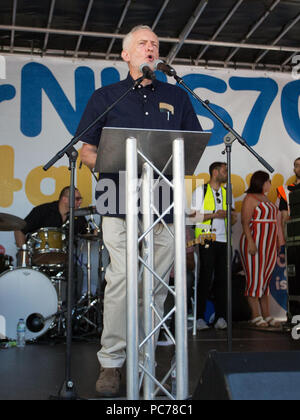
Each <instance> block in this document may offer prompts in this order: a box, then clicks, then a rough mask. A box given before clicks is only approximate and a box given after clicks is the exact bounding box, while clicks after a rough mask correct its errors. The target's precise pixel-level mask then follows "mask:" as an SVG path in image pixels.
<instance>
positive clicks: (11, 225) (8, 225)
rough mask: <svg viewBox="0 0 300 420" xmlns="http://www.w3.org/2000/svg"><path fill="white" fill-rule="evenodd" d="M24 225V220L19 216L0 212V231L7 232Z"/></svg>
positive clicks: (22, 227)
mask: <svg viewBox="0 0 300 420" xmlns="http://www.w3.org/2000/svg"><path fill="white" fill-rule="evenodd" d="M25 227H26V222H25V220H23V219H20V217H17V216H14V215H12V214H7V213H0V231H6V232H9V231H11V230H22V229H24V228H25Z"/></svg>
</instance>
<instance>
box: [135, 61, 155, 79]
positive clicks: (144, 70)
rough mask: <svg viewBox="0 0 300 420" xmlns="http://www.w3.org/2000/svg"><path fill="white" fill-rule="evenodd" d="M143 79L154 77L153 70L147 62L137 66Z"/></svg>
mask: <svg viewBox="0 0 300 420" xmlns="http://www.w3.org/2000/svg"><path fill="white" fill-rule="evenodd" d="M139 69H140V71H141V72H142V73H143V76H144V78H145V79H148V80H154V79H155V78H156V76H155V74H154V72H153V71H152V70H151V69H150V67H149V65H148V63H143V64H141V65H140V67H139Z"/></svg>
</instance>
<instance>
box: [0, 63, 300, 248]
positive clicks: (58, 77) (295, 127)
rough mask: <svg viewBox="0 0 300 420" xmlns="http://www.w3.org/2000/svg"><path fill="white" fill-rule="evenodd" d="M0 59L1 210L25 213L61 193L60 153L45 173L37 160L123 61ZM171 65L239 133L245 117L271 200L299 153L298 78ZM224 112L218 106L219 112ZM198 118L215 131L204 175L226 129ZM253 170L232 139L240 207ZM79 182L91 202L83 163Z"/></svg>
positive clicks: (0, 235) (3, 241)
mask: <svg viewBox="0 0 300 420" xmlns="http://www.w3.org/2000/svg"><path fill="white" fill-rule="evenodd" d="M1 57H4V61H5V63H4V64H3V58H1V62H2V65H5V66H6V72H5V73H4V72H2V77H3V76H4V77H6V78H5V79H2V80H1V79H0V212H3V213H9V214H13V215H16V216H19V217H21V218H24V217H25V216H26V215H27V214H28V213H29V211H30V210H31V209H32V208H33V207H34V206H35V205H37V204H40V203H42V202H48V201H53V200H55V199H57V197H58V194H59V191H60V190H61V189H62V188H63V187H64V186H65V185H68V184H69V171H68V161H67V159H66V158H63V159H61V160H60V161H59V162H57V163H56V165H55V168H52V169H51V170H49V171H48V172H44V171H43V170H42V166H43V165H44V164H46V163H47V162H48V161H49V160H50V159H51V158H52V157H53V156H54V155H55V154H56V153H57V152H58V151H59V150H60V149H61V148H62V147H63V146H64V145H66V144H67V143H68V142H69V141H70V139H71V138H72V137H73V135H74V130H75V129H76V126H77V123H78V122H79V119H80V115H81V113H82V110H83V108H84V105H85V102H86V100H87V98H88V97H89V96H90V94H91V92H92V91H93V90H94V89H95V88H99V87H101V86H102V84H103V83H105V84H108V83H111V82H113V81H118V77H119V78H120V79H123V78H125V77H126V75H127V65H126V64H125V63H120V62H116V63H108V62H106V61H92V60H71V59H61V58H60V59H58V58H47V57H44V58H36V57H27V56H13V55H12V56H10V55H3V56H1ZM176 70H177V72H178V74H179V75H180V76H181V77H183V76H184V80H185V82H186V83H187V84H188V85H189V86H190V87H191V88H193V89H194V90H195V92H196V93H197V94H198V95H199V96H200V97H201V98H202V99H208V100H210V101H211V102H212V104H217V105H218V107H221V108H223V110H226V113H227V114H229V115H230V117H231V120H232V124H233V127H234V128H235V130H236V131H238V132H239V133H240V134H243V133H244V128H245V125H246V123H247V121H248V128H247V131H246V132H245V133H246V134H247V137H246V140H247V142H249V144H253V148H254V150H255V151H256V152H257V153H258V154H260V155H261V156H262V157H263V158H264V159H265V160H266V161H267V162H268V163H269V164H270V165H271V166H272V167H273V168H274V169H275V172H274V173H273V174H272V179H273V190H272V192H271V194H270V198H271V199H272V200H273V201H275V199H276V192H275V188H276V187H277V186H279V185H282V184H283V183H287V182H289V180H290V179H291V177H292V176H293V171H292V167H293V161H294V159H295V158H296V157H298V156H300V150H299V149H300V148H299V144H300V130H299V91H300V80H298V81H295V80H294V79H293V78H292V74H291V75H289V74H280V73H265V72H255V71H242V70H226V69H218V70H216V69H214V70H212V69H199V68H198V67H188V66H177V67H176ZM158 77H159V78H163V75H162V74H160V75H159V76H158ZM168 81H169V82H170V83H174V82H175V81H174V80H173V79H169V80H168ZM248 86H252V87H251V89H250V88H248ZM248 89H249V90H248ZM193 103H194V106H195V109H196V111H197V113H198V114H202V108H201V106H200V105H199V104H196V103H195V102H193ZM39 105H41V108H39ZM107 105H110V104H107ZM223 110H220V109H217V111H220V112H221V115H223V116H224V115H225V114H224V111H223ZM254 112H255V113H254ZM199 120H200V122H201V124H202V126H203V129H205V130H212V131H213V133H214V138H213V144H210V145H209V147H207V149H206V151H205V153H204V155H203V157H202V159H201V161H200V162H199V164H198V167H197V169H196V172H195V175H199V176H204V178H208V167H209V165H210V163H212V162H213V161H216V160H221V161H225V160H226V156H225V155H223V154H222V151H223V150H224V144H223V143H222V137H223V134H225V133H223V134H222V131H220V129H216V127H215V126H214V123H213V121H212V120H211V118H208V117H206V116H202V115H199ZM39 124H41V126H40V128H39ZM217 130H219V131H217ZM258 132H259V133H258ZM255 136H256V137H258V138H257V139H255ZM256 140H257V141H256ZM77 148H78V149H79V148H80V143H79V144H78V146H77ZM78 164H79V162H78ZM259 169H261V170H264V168H263V167H262V165H261V164H260V163H259V162H258V161H257V160H256V158H255V157H254V156H253V155H251V154H250V153H249V152H248V151H247V150H246V148H244V147H242V146H241V145H240V144H239V143H238V142H235V143H234V144H233V147H232V173H233V193H234V199H235V202H236V208H237V210H238V211H240V208H241V202H242V199H243V197H244V191H245V189H246V187H247V181H248V180H249V176H250V174H252V173H253V172H254V171H256V170H259ZM77 186H78V187H79V189H80V191H81V193H82V195H83V197H84V202H83V204H82V206H83V207H85V206H88V205H90V204H92V203H93V191H94V187H95V185H94V180H93V178H92V176H91V174H90V173H89V171H88V170H87V168H85V167H83V168H82V169H81V170H79V168H78V170H77ZM240 233H241V228H240V223H239V224H238V225H236V226H235V227H234V232H233V234H234V238H233V243H234V246H235V247H236V246H237V244H238V241H239V237H240ZM0 252H2V253H5V254H8V255H11V256H15V253H16V248H15V244H14V236H13V232H0Z"/></svg>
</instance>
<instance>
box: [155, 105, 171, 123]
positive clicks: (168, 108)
mask: <svg viewBox="0 0 300 420" xmlns="http://www.w3.org/2000/svg"><path fill="white" fill-rule="evenodd" d="M159 110H160V112H166V114H167V120H168V121H170V114H172V115H174V106H173V105H170V104H166V103H165V102H160V103H159Z"/></svg>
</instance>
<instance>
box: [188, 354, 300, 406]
mask: <svg viewBox="0 0 300 420" xmlns="http://www.w3.org/2000/svg"><path fill="white" fill-rule="evenodd" d="M192 399H193V400H210V401H212V400H251V401H253V400H299V399H300V352H298V351H291V352H276V353H275V352H274V353H273V352H266V353H218V352H216V351H211V352H209V354H208V357H207V360H206V363H205V366H204V369H203V372H202V375H201V377H200V380H199V384H198V385H197V387H196V389H195V391H194V394H193V396H192Z"/></svg>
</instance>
